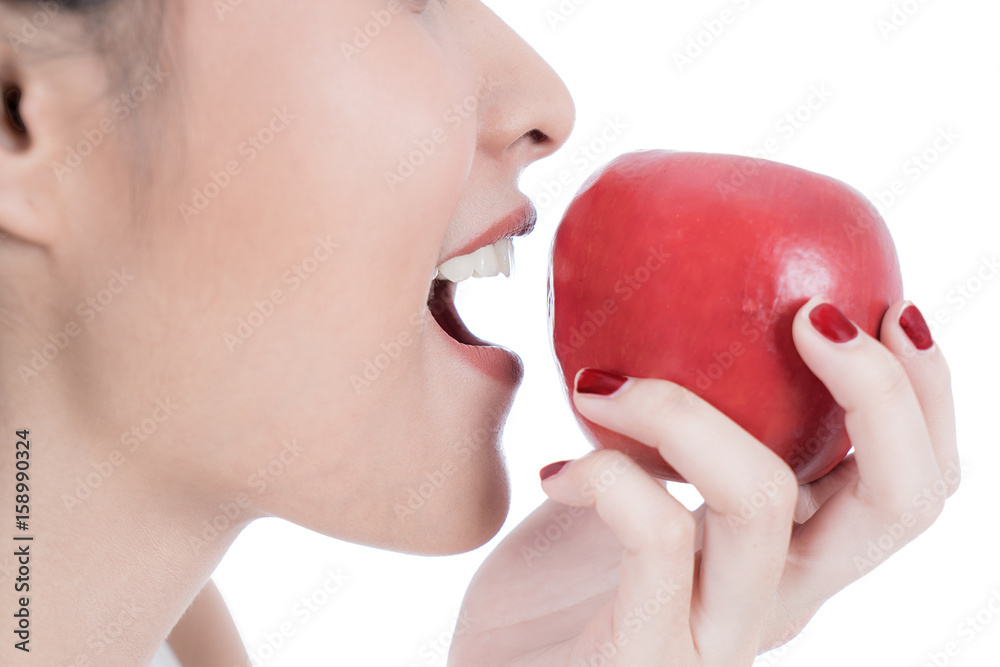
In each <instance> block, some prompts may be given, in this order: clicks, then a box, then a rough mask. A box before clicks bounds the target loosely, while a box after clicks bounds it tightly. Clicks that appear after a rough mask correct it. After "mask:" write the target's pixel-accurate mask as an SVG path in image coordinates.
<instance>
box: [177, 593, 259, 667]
mask: <svg viewBox="0 0 1000 667" xmlns="http://www.w3.org/2000/svg"><path fill="white" fill-rule="evenodd" d="M168 641H169V643H170V648H171V649H173V652H174V653H175V654H176V655H177V659H178V660H180V663H181V664H182V665H183V666H184V667H218V666H219V665H225V666H226V667H230V666H232V667H241V666H242V667H250V657H249V656H248V655H247V652H246V649H245V648H244V646H243V642H242V640H241V639H240V634H239V632H238V631H237V630H236V624H235V623H234V622H233V617H232V615H231V614H230V613H229V608H228V607H226V602H225V600H223V599H222V594H221V593H219V589H218V588H217V587H216V586H215V583H214V582H213V581H212V580H211V579H210V580H209V581H208V583H207V584H205V587H204V588H202V589H201V592H200V593H198V595H197V597H195V599H194V601H193V602H192V603H191V606H190V607H188V609H187V611H185V612H184V615H183V616H181V619H180V620H179V621H178V622H177V625H176V626H174V629H173V630H172V631H171V632H170V637H169V638H168Z"/></svg>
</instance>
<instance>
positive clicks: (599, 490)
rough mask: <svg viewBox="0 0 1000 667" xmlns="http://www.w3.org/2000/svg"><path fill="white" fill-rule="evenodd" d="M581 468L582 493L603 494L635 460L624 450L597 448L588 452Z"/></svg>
mask: <svg viewBox="0 0 1000 667" xmlns="http://www.w3.org/2000/svg"><path fill="white" fill-rule="evenodd" d="M584 461H585V464H584V466H583V469H582V471H581V472H582V473H583V474H582V476H581V478H580V479H581V482H582V484H583V487H584V488H583V489H581V492H582V493H584V494H594V495H600V494H603V493H604V492H605V491H607V490H608V489H610V488H612V487H613V486H614V485H615V483H616V482H617V481H618V480H619V479H620V478H621V477H622V476H623V475H625V474H627V473H629V472H630V471H631V470H632V468H633V467H635V465H636V464H635V462H634V461H632V459H631V458H629V456H628V455H627V454H625V453H624V452H620V451H618V450H617V449H598V450H597V451H594V452H591V453H590V454H588V455H587V456H586V457H585V459H584Z"/></svg>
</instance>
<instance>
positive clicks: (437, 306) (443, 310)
mask: <svg viewBox="0 0 1000 667" xmlns="http://www.w3.org/2000/svg"><path fill="white" fill-rule="evenodd" d="M456 287H457V285H456V284H455V283H453V282H451V281H450V280H442V279H440V278H436V279H435V280H434V282H433V283H431V290H430V294H429V295H428V297H427V308H428V309H430V311H431V314H432V315H433V316H434V319H435V321H437V323H438V325H439V326H440V327H441V328H442V329H444V331H445V333H447V334H448V335H449V336H451V337H452V338H454V339H455V340H457V341H458V342H459V343H463V344H465V345H490V343H489V342H488V341H485V340H483V339H482V338H479V337H478V336H476V335H475V334H474V333H472V332H471V331H469V330H468V328H466V326H465V323H464V322H463V321H462V318H461V317H459V316H458V311H457V310H455V289H456Z"/></svg>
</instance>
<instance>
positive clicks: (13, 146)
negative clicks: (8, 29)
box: [0, 45, 64, 246]
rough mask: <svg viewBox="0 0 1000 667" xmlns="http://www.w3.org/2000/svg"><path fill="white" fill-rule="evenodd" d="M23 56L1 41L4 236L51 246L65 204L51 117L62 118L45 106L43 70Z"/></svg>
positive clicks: (0, 214)
mask: <svg viewBox="0 0 1000 667" xmlns="http://www.w3.org/2000/svg"><path fill="white" fill-rule="evenodd" d="M21 60H22V58H21V57H20V56H19V54H17V53H16V52H14V51H13V50H12V49H10V48H9V47H7V45H0V94H2V102H3V108H2V110H0V234H2V235H4V236H5V237H13V238H15V239H19V240H21V241H23V242H25V243H30V244H33V245H38V246H48V245H49V244H50V243H52V241H53V240H54V239H56V238H57V237H58V235H57V233H56V232H57V230H58V228H59V227H60V226H61V224H62V216H61V215H60V214H59V211H61V210H62V209H63V208H64V207H63V205H62V203H61V201H60V198H61V196H62V192H61V191H60V187H59V179H58V177H57V174H56V173H55V171H54V169H53V166H52V156H51V154H50V152H51V151H52V150H53V149H54V147H55V144H54V142H55V141H56V140H57V137H56V133H55V131H54V130H56V128H55V127H54V126H51V125H50V124H49V121H54V120H56V117H55V116H53V115H52V113H51V111H52V110H51V109H50V110H49V111H48V113H45V110H44V104H40V102H41V101H42V100H41V99H40V98H43V97H45V96H44V95H42V94H40V93H42V91H44V90H45V89H46V88H47V87H48V86H47V85H46V84H45V82H44V81H40V80H35V79H34V78H33V76H36V75H40V74H36V73H40V72H41V70H42V68H39V67H34V68H30V69H24V68H23V63H22V62H21ZM50 99H51V98H50Z"/></svg>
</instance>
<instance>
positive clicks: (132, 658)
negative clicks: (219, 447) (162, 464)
mask: <svg viewBox="0 0 1000 667" xmlns="http://www.w3.org/2000/svg"><path fill="white" fill-rule="evenodd" d="M3 393H4V394H6V395H5V398H7V399H10V398H12V397H11V396H10V394H9V393H7V392H3ZM32 393H33V394H34V393H35V392H32ZM36 395H37V394H36ZM3 406H4V408H3V413H2V414H0V479H2V480H3V484H2V488H4V489H8V488H12V487H13V486H14V484H15V483H16V478H15V476H16V474H17V472H18V471H19V468H18V463H17V461H18V460H20V461H27V464H26V465H25V464H24V463H22V464H20V468H21V469H23V470H21V472H25V473H27V478H28V479H27V480H26V481H25V483H26V484H27V485H28V487H27V488H28V499H27V500H28V502H27V503H26V504H27V505H28V508H27V509H28V510H29V511H28V512H26V513H25V514H26V515H27V518H26V519H24V521H25V523H26V524H27V529H26V530H19V529H18V527H17V525H16V523H15V522H16V518H15V516H13V514H14V512H13V508H11V507H10V506H9V505H8V506H7V507H8V509H7V510H6V512H7V516H4V517H3V520H4V524H5V525H7V526H9V528H8V530H6V531H4V533H3V534H2V536H0V540H3V542H4V545H3V546H2V547H0V554H2V555H0V583H2V590H3V591H4V594H3V595H4V599H3V608H4V609H10V608H11V607H12V606H13V608H14V613H22V614H25V613H26V614H27V617H26V619H24V618H23V616H22V619H12V618H11V616H10V615H9V614H4V617H5V618H6V619H7V620H6V621H5V626H4V627H3V628H0V630H2V631H3V635H4V636H5V637H7V639H5V640H4V641H3V643H2V645H0V663H2V664H20V662H23V661H24V660H25V659H28V660H29V661H30V662H31V663H32V664H39V665H59V666H62V665H109V666H114V665H129V666H134V665H142V664H149V662H150V660H151V659H152V657H153V654H154V653H155V651H156V649H157V647H158V646H159V645H160V643H162V642H163V641H164V640H165V639H166V637H167V635H168V634H169V632H170V630H171V628H172V627H173V626H174V624H175V623H176V622H177V620H178V619H179V618H180V616H181V614H182V613H183V612H184V610H185V609H186V608H187V606H188V605H189V604H190V602H191V601H192V600H193V599H194V596H195V595H196V594H197V593H198V591H199V590H200V589H201V588H202V586H203V585H204V584H205V583H206V581H208V578H209V576H210V575H211V573H212V571H213V570H214V569H215V566H216V565H217V564H218V563H219V561H220V560H221V559H222V556H223V555H224V554H225V552H226V550H227V549H228V548H229V546H230V545H231V544H232V542H233V540H234V539H235V538H236V536H237V535H238V534H239V531H240V530H241V529H242V528H243V527H244V526H245V525H246V524H247V523H248V522H249V520H250V519H251V518H252V517H247V516H245V515H244V516H240V512H239V511H237V512H236V516H235V519H234V518H233V517H231V516H229V515H228V514H227V513H225V511H224V507H225V505H226V503H225V502H224V501H223V502H221V504H220V501H219V497H211V498H210V497H206V496H204V495H201V494H200V493H199V492H198V491H196V490H195V489H194V488H193V487H190V488H189V487H187V486H186V485H185V484H184V482H178V480H177V479H176V478H175V477H172V476H171V475H170V474H169V472H170V471H168V470H167V471H165V470H158V471H153V470H150V468H152V467H154V466H151V465H148V464H147V461H146V460H145V459H144V452H143V448H142V447H139V448H136V449H135V450H134V451H129V448H128V447H126V446H123V445H122V444H121V443H119V442H118V440H117V437H116V436H113V435H109V434H102V435H95V434H94V433H93V431H91V432H90V433H89V434H88V433H87V430H86V428H85V427H84V426H83V425H82V424H81V423H72V424H71V423H69V420H65V419H60V418H59V415H60V414H62V415H66V414H68V413H67V412H63V413H60V412H59V411H57V410H55V409H50V408H46V409H44V410H35V409H31V407H30V406H27V405H21V406H19V407H14V408H11V407H10V403H4V404H3ZM24 429H28V431H29V432H28V433H27V442H28V446H27V447H24V446H23V445H22V446H20V450H21V451H26V452H27V455H26V456H27V458H24V456H25V455H21V456H22V458H20V459H17V458H15V457H16V456H17V455H16V454H15V451H17V447H18V445H17V441H18V440H19V438H18V435H17V432H18V431H23V430H24ZM22 479H23V476H22ZM22 489H23V487H22ZM20 500H24V498H22V499H20ZM18 504H23V503H21V502H19V503H18ZM21 509H25V508H21ZM15 536H16V537H32V538H33V539H32V540H18V541H15V540H14V539H12V538H13V537H15ZM17 553H20V554H22V555H20V556H18V555H16V554H17ZM24 567H27V570H28V571H27V573H25V571H24V569H23V568H24ZM15 584H17V588H16V589H15ZM25 602H26V605H24V608H25V609H27V611H26V612H19V610H20V609H21V608H22V603H25ZM22 620H26V624H27V628H26V634H24V635H21V636H20V637H16V638H15V639H14V640H11V639H10V637H11V630H12V629H17V628H16V627H13V626H14V625H15V623H19V622H21V621H22ZM22 625H23V623H22ZM22 638H24V639H23V640H22ZM22 641H24V642H25V643H23V644H21V646H23V647H24V648H27V649H29V651H30V652H29V653H24V652H23V651H22V650H20V649H18V648H16V647H15V642H22Z"/></svg>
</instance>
